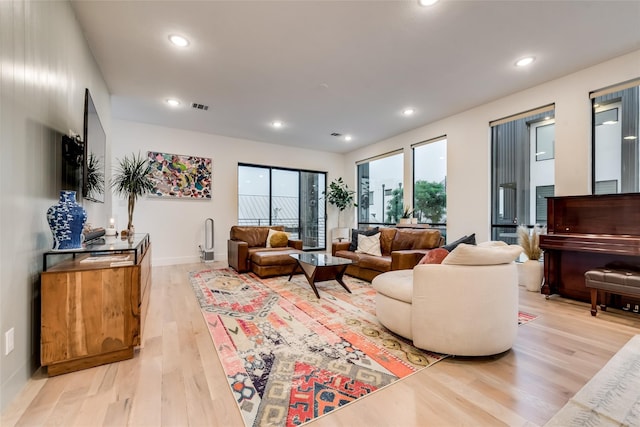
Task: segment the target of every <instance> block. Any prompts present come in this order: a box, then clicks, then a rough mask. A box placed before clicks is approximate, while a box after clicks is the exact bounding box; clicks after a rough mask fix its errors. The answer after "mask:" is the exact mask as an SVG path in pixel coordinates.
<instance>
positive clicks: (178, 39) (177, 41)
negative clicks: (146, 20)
mask: <svg viewBox="0 0 640 427" xmlns="http://www.w3.org/2000/svg"><path fill="white" fill-rule="evenodd" d="M169 41H170V42H171V43H173V44H174V45H176V46H178V47H186V46H189V40H187V39H185V38H184V37H182V36H178V35H176V34H173V35H170V36H169Z"/></svg>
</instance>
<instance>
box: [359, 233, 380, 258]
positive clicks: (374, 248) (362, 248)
mask: <svg viewBox="0 0 640 427" xmlns="http://www.w3.org/2000/svg"><path fill="white" fill-rule="evenodd" d="M356 253H358V254H369V255H376V256H382V252H380V233H376V234H374V235H373V236H365V235H363V234H358V248H357V249H356Z"/></svg>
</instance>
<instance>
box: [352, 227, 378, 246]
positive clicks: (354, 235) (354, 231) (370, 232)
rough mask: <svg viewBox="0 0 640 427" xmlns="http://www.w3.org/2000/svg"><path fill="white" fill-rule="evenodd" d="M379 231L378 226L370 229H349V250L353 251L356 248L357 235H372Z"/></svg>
mask: <svg viewBox="0 0 640 427" xmlns="http://www.w3.org/2000/svg"><path fill="white" fill-rule="evenodd" d="M379 231H380V229H379V228H378V227H375V228H372V229H371V230H358V229H355V228H353V229H351V244H350V245H349V250H350V251H352V252H355V250H356V249H358V235H359V234H362V235H365V236H373V235H374V234H377V233H378V232H379Z"/></svg>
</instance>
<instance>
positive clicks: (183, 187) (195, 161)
mask: <svg viewBox="0 0 640 427" xmlns="http://www.w3.org/2000/svg"><path fill="white" fill-rule="evenodd" d="M147 156H148V159H149V167H150V169H151V172H150V173H149V177H150V178H151V180H152V181H153V182H154V183H155V188H154V190H153V192H152V195H153V196H156V197H168V198H183V199H205V200H210V199H211V177H212V173H213V168H212V161H211V159H210V158H207V157H196V156H183V155H180V154H170V153H159V152H156V151H149V152H148V153H147ZM153 196H152V197H153Z"/></svg>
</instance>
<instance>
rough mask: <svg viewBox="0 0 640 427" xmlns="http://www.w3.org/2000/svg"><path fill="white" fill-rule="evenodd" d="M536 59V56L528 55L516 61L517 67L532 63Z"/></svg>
mask: <svg viewBox="0 0 640 427" xmlns="http://www.w3.org/2000/svg"><path fill="white" fill-rule="evenodd" d="M535 60H536V58H534V57H533V56H526V57H524V58H520V59H518V60H517V61H516V67H526V66H527V65H529V64H531V63H532V62H533V61H535Z"/></svg>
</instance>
